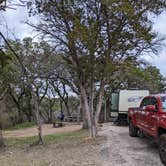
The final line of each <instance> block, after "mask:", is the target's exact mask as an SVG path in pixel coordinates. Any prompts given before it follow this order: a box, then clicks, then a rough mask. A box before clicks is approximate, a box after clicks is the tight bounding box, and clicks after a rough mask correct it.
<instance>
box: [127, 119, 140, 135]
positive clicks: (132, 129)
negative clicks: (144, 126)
mask: <svg viewBox="0 0 166 166" xmlns="http://www.w3.org/2000/svg"><path fill="white" fill-rule="evenodd" d="M137 133H138V128H137V127H135V126H134V125H133V123H132V121H131V120H130V121H129V135H130V136H131V137H137Z"/></svg>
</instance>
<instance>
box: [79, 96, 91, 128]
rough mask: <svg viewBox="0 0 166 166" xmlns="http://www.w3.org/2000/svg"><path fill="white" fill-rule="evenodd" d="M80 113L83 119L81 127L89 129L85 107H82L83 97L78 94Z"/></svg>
mask: <svg viewBox="0 0 166 166" xmlns="http://www.w3.org/2000/svg"><path fill="white" fill-rule="evenodd" d="M80 114H81V116H82V119H83V124H82V128H83V129H89V127H88V119H87V116H86V112H85V108H84V102H83V99H82V96H81V95H80Z"/></svg>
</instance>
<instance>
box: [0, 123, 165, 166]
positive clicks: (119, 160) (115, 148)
mask: <svg viewBox="0 0 166 166" xmlns="http://www.w3.org/2000/svg"><path fill="white" fill-rule="evenodd" d="M99 134H100V135H101V136H105V137H104V139H103V138H101V139H99V140H97V141H94V142H84V141H82V140H70V141H68V140H65V141H63V142H59V143H56V144H52V145H49V146H47V147H33V148H27V149H15V150H12V151H11V150H6V151H3V152H0V166H9V165H11V166H162V164H161V162H160V158H159V155H158V149H157V146H156V145H155V144H154V143H153V142H152V141H150V140H149V139H147V138H144V139H143V138H131V137H129V136H128V127H118V126H113V125H112V124H104V125H103V127H102V128H101V130H100V132H99Z"/></svg>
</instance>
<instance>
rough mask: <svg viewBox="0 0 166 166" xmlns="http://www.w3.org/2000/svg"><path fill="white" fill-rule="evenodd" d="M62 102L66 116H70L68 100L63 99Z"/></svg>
mask: <svg viewBox="0 0 166 166" xmlns="http://www.w3.org/2000/svg"><path fill="white" fill-rule="evenodd" d="M64 104H65V108H66V112H67V116H71V113H70V110H69V106H68V101H64Z"/></svg>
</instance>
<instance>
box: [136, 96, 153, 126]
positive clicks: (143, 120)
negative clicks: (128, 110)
mask: <svg viewBox="0 0 166 166" xmlns="http://www.w3.org/2000/svg"><path fill="white" fill-rule="evenodd" d="M147 105H150V97H146V98H144V99H143V101H142V103H141V105H140V111H139V112H138V114H137V119H138V121H139V122H138V124H139V125H140V126H141V128H143V129H145V128H146V111H145V108H146V106H147Z"/></svg>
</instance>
